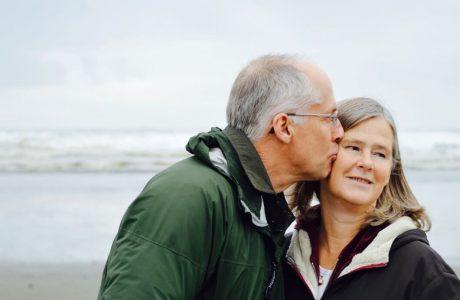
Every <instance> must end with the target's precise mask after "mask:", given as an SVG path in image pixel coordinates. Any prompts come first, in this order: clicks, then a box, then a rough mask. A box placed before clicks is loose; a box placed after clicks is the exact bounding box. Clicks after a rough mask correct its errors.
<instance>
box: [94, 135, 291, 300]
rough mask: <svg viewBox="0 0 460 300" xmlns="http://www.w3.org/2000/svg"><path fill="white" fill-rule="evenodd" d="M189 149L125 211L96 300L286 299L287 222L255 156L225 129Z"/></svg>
mask: <svg viewBox="0 0 460 300" xmlns="http://www.w3.org/2000/svg"><path fill="white" fill-rule="evenodd" d="M213 148H214V149H213ZM215 148H220V150H221V152H220V154H223V155H224V156H222V155H220V156H219V155H216V153H217V154H218V153H219V151H216V150H218V149H215ZM211 149H213V150H211ZM187 150H188V151H189V152H191V153H192V154H194V155H193V156H192V157H190V158H187V159H185V160H183V161H180V162H178V163H176V164H175V165H173V166H171V167H169V168H168V169H166V170H164V171H163V172H161V173H159V174H157V175H156V176H154V177H153V178H152V179H151V180H150V181H149V182H148V184H147V185H146V187H145V188H144V190H143V191H142V192H141V194H140V195H139V196H138V197H137V199H136V200H135V201H134V202H133V203H132V204H131V206H130V207H129V208H128V210H127V212H126V214H125V216H124V217H123V220H122V222H121V225H120V228H119V231H118V234H117V236H116V237H115V240H114V242H113V245H112V248H111V250H110V254H109V257H108V260H107V263H106V266H105V268H104V272H103V277H102V283H101V288H100V291H99V297H98V298H99V299H123V300H125V299H139V300H140V299H264V298H265V299H283V297H284V296H283V292H284V290H283V280H282V274H281V273H282V270H281V269H280V268H281V267H280V266H281V265H282V263H280V261H281V260H282V256H283V252H284V231H285V230H286V228H287V227H288V226H289V224H290V223H291V222H292V221H293V220H294V218H293V216H292V214H291V212H290V211H289V209H288V207H287V204H286V201H285V199H284V196H283V195H282V194H281V195H276V194H275V192H274V191H273V188H272V186H271V183H270V180H269V177H268V175H267V172H266V170H265V168H264V167H263V164H262V161H261V160H260V158H259V156H258V154H257V152H256V150H255V148H254V147H253V145H252V144H251V142H250V141H249V139H248V138H247V137H246V136H245V135H244V134H243V133H242V132H241V131H240V130H237V129H234V128H231V127H227V128H226V129H225V131H224V132H222V131H221V130H220V129H218V128H213V129H212V130H211V131H210V132H209V133H201V134H198V135H197V136H195V137H192V138H191V139H190V141H189V142H188V144H187ZM224 157H225V158H224ZM216 165H217V166H216Z"/></svg>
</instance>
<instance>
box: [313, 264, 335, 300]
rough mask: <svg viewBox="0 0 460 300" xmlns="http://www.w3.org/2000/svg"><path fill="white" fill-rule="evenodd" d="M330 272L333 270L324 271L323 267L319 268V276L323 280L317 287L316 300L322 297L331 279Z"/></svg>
mask: <svg viewBox="0 0 460 300" xmlns="http://www.w3.org/2000/svg"><path fill="white" fill-rule="evenodd" d="M332 271H334V270H328V269H324V268H323V267H321V266H319V274H320V276H321V277H322V278H323V284H321V285H318V298H317V299H318V300H319V299H321V298H322V297H323V294H324V290H325V289H326V287H327V284H328V283H329V279H330V278H331V275H332Z"/></svg>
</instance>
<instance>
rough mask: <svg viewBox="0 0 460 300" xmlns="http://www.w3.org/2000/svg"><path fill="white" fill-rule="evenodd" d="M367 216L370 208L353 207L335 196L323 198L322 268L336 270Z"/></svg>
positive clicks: (320, 243) (320, 246)
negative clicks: (336, 265)
mask: <svg viewBox="0 0 460 300" xmlns="http://www.w3.org/2000/svg"><path fill="white" fill-rule="evenodd" d="M325 196H326V195H325ZM367 214H368V207H363V206H356V205H352V204H350V203H347V202H346V201H343V200H340V199H336V198H334V197H333V196H326V197H321V227H320V234H319V237H320V238H319V249H320V265H321V266H323V267H325V268H334V266H335V263H336V261H337V259H338V257H339V255H340V253H341V252H342V250H343V248H345V247H346V246H347V245H348V243H350V241H351V240H352V239H353V238H354V237H355V236H356V234H357V233H358V232H359V230H360V229H361V226H362V224H363V222H364V221H365V219H366V217H367Z"/></svg>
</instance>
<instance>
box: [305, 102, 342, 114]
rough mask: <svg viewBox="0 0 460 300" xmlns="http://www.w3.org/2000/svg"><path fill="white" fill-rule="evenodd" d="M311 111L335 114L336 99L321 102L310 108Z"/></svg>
mask: <svg viewBox="0 0 460 300" xmlns="http://www.w3.org/2000/svg"><path fill="white" fill-rule="evenodd" d="M310 110H315V111H321V112H324V113H334V112H336V111H337V103H336V102H335V100H334V99H327V100H320V102H319V103H314V104H312V105H311V106H310Z"/></svg>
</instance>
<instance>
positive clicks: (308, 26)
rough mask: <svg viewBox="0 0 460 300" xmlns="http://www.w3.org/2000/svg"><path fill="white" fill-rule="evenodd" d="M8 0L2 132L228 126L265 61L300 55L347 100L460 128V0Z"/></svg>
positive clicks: (2, 14) (2, 23)
mask: <svg viewBox="0 0 460 300" xmlns="http://www.w3.org/2000/svg"><path fill="white" fill-rule="evenodd" d="M164 2H165V1H129V2H128V1H79V0H77V1H46V0H40V1H33V0H32V1H31V0H29V1H2V2H1V7H2V9H1V10H0V43H1V47H0V66H1V68H0V127H1V128H13V129H37V128H161V129H168V128H171V129H187V130H190V129H193V130H206V129H207V128H208V127H210V126H216V125H218V126H224V125H225V106H226V101H227V96H228V93H229V90H230V87H231V85H232V82H233V79H234V78H235V76H236V75H237V73H238V71H239V70H240V69H241V68H242V67H243V66H244V65H245V64H246V63H247V62H248V61H249V60H251V59H252V58H255V57H257V56H259V55H262V54H265V53H298V54H301V55H303V56H305V57H307V58H310V59H312V60H313V61H315V62H316V63H317V64H319V65H320V66H321V67H323V68H324V69H325V70H326V72H327V73H328V74H329V76H330V77H331V79H332V81H333V84H334V89H335V95H336V98H337V99H338V100H340V99H344V98H348V97H353V96H371V97H375V98H377V99H379V100H381V101H382V102H383V103H385V104H386V105H387V106H389V108H390V110H391V111H392V112H393V113H394V115H395V117H396V120H397V122H398V124H399V127H400V128H402V129H455V130H460V122H459V121H458V119H459V117H460V112H459V111H460V104H459V99H460V86H459V84H458V83H457V82H458V78H457V77H456V73H458V70H459V69H460V29H459V28H460V2H458V1H447V0H441V1H436V2H434V1H385V2H382V1H380V2H377V1H328V2H326V1H324V2H320V1H266V0H263V1H262V0H260V1H240V0H238V1H227V2H225V3H223V2H218V1H172V2H168V3H164ZM455 78H457V79H455Z"/></svg>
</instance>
